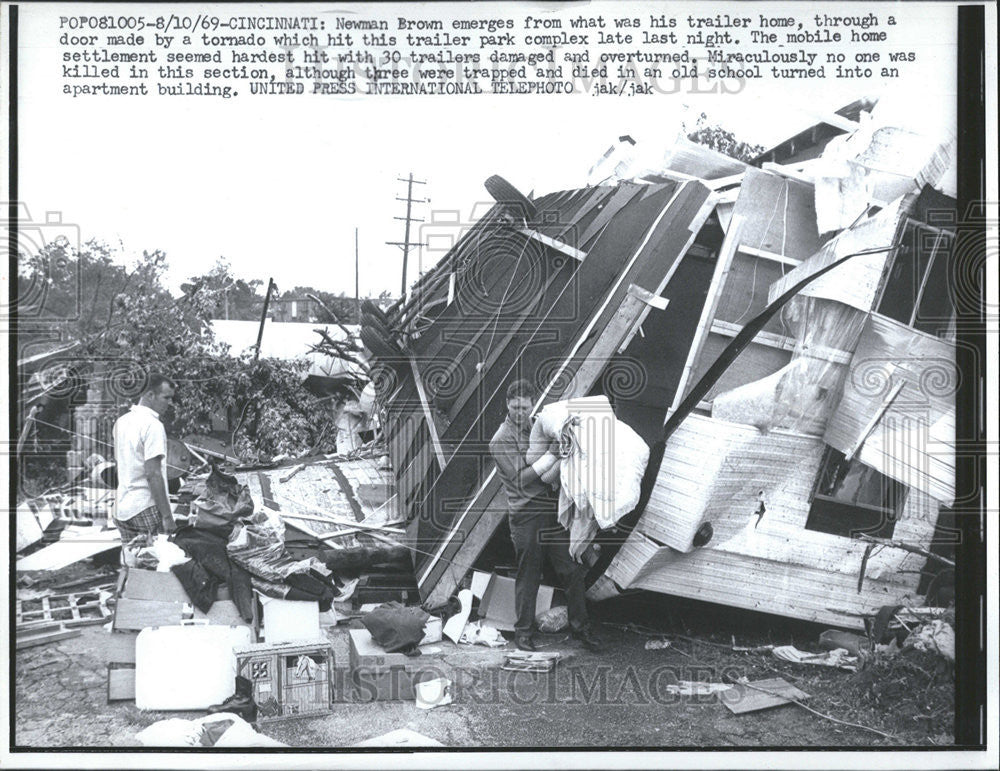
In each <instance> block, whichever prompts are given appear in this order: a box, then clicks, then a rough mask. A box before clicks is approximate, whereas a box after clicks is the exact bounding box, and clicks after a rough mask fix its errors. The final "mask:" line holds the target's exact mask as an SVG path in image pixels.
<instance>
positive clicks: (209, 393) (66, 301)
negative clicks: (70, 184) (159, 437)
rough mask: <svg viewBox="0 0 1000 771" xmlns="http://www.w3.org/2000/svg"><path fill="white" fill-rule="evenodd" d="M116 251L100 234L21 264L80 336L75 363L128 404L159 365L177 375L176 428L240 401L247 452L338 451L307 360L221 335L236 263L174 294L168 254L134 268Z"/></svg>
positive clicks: (68, 335) (189, 428) (70, 334)
mask: <svg viewBox="0 0 1000 771" xmlns="http://www.w3.org/2000/svg"><path fill="white" fill-rule="evenodd" d="M116 257H117V255H114V253H113V252H112V251H111V250H110V249H109V248H108V247H107V246H106V245H103V244H97V243H95V242H89V243H87V244H85V245H84V246H83V247H81V248H80V249H79V250H74V249H72V248H71V247H69V246H68V245H67V244H57V243H52V244H50V245H48V246H47V247H45V248H44V249H43V250H42V251H41V252H40V253H39V254H38V255H36V256H35V257H34V258H33V259H27V258H26V259H25V260H24V264H23V265H21V266H20V269H19V275H18V283H19V287H21V286H23V287H25V288H29V289H30V288H44V289H45V291H44V292H43V291H36V292H35V293H34V297H35V299H34V302H35V303H36V306H37V307H38V308H41V309H43V310H45V311H46V313H49V314H51V316H52V317H53V318H54V319H55V321H54V322H53V323H54V325H55V326H58V327H60V328H61V329H62V330H63V331H64V333H65V338H64V339H67V340H73V341H77V342H79V343H80V345H79V347H78V348H77V349H76V351H74V354H73V355H74V356H75V357H77V360H76V361H75V362H73V363H72V366H73V367H76V368H78V369H80V370H84V369H88V371H90V372H91V373H102V377H103V378H104V382H105V386H106V389H105V390H106V391H107V393H108V395H109V396H110V397H111V398H112V399H113V400H115V401H116V402H117V403H119V404H124V403H126V402H128V401H131V400H134V399H135V398H136V397H137V396H138V395H139V393H140V392H141V390H142V388H143V386H144V384H145V378H146V376H147V375H148V373H150V372H161V373H163V374H165V375H167V376H168V377H171V378H173V379H174V380H175V381H177V383H178V386H179V387H178V390H177V395H176V397H175V401H174V406H173V408H172V409H171V411H170V412H168V414H167V415H166V416H165V417H166V420H165V422H166V424H167V430H168V432H170V433H171V434H172V435H174V436H184V435H186V434H189V433H199V432H206V431H208V430H209V429H210V427H211V415H212V413H213V412H217V411H224V410H226V409H227V408H229V407H235V408H236V410H238V411H239V413H240V415H241V421H240V426H239V429H238V431H237V432H236V433H237V436H236V437H235V444H236V447H235V448H234V449H236V450H237V451H238V452H240V454H241V457H243V458H245V459H247V460H251V459H252V460H265V459H268V458H270V457H273V456H274V455H276V454H279V453H285V454H290V455H296V454H300V453H303V452H306V451H310V450H318V451H327V452H328V451H331V450H332V449H333V447H334V444H333V443H334V440H335V436H334V435H333V433H332V432H331V431H330V426H331V424H332V420H333V417H334V415H333V411H332V407H331V404H330V402H328V401H324V400H321V399H318V398H316V397H315V396H313V395H312V394H311V393H309V392H308V391H307V390H306V389H305V387H304V386H303V385H302V380H303V368H304V367H305V366H306V365H305V363H304V362H288V361H283V360H278V359H260V360H258V361H254V360H253V358H252V356H249V355H245V356H243V357H240V358H233V357H232V356H230V355H229V353H228V351H227V350H226V348H225V346H221V345H219V344H217V343H216V342H215V340H214V338H213V334H212V330H211V325H210V324H209V320H210V319H211V318H212V317H213V315H214V314H215V311H216V310H217V309H218V307H219V304H220V302H224V299H223V293H224V292H225V291H229V290H232V289H233V288H234V287H236V286H237V284H238V282H232V281H230V280H229V276H228V265H226V264H224V263H219V264H217V265H216V266H215V267H214V268H213V269H212V271H210V272H209V274H207V275H206V276H203V277H201V280H199V279H195V280H193V281H192V282H190V283H188V284H187V285H186V287H187V289H188V291H186V292H185V293H184V294H183V295H181V296H180V297H176V298H175V297H171V295H170V293H169V292H168V291H167V290H166V288H165V287H164V285H163V275H164V273H165V271H166V267H167V262H166V255H165V254H164V253H163V252H160V251H154V252H143V254H142V257H140V258H139V259H138V260H136V262H135V265H134V267H133V268H132V269H131V270H128V269H126V268H125V267H123V266H122V265H121V264H120V261H118V260H116V259H115V258H116ZM74 282H76V283H74ZM244 283H245V286H246V287H247V288H252V282H244ZM240 291H243V290H242V289H241V290H240ZM81 293H82V296H83V297H84V298H93V301H92V302H91V303H90V305H89V307H85V308H84V311H83V312H82V313H77V312H76V306H77V305H79V302H77V301H76V300H74V299H73V298H74V297H79V296H81ZM60 313H62V314H63V315H62V316H59V315H58V314H60ZM64 363H65V362H64Z"/></svg>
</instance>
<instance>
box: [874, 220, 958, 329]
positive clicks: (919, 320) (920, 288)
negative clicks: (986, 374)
mask: <svg viewBox="0 0 1000 771" xmlns="http://www.w3.org/2000/svg"><path fill="white" fill-rule="evenodd" d="M901 233H902V236H901V238H900V239H899V243H900V248H898V249H896V250H895V251H894V252H893V253H892V255H891V259H890V260H889V263H888V265H887V266H886V272H885V276H884V278H883V285H882V288H881V291H880V292H879V297H878V302H877V303H876V310H877V312H878V313H881V314H882V315H883V316H886V317H888V318H890V319H892V320H893V321H897V322H899V323H900V324H905V325H906V326H908V327H910V328H911V329H915V330H917V331H920V332H924V333H927V334H931V335H937V336H940V337H942V338H944V339H948V340H951V341H954V335H955V305H954V303H953V302H952V303H951V304H950V305H951V315H950V321H945V320H944V319H941V318H935V317H934V316H933V315H931V316H930V317H927V316H925V315H922V314H921V308H924V309H925V310H926V306H925V303H927V302H929V301H930V300H929V299H928V298H929V295H928V292H927V289H928V287H932V288H933V286H932V284H931V276H932V274H934V272H935V269H937V270H938V271H940V270H942V269H943V270H944V271H945V275H944V278H945V286H944V287H943V288H941V289H940V290H939V291H942V292H946V293H947V292H949V291H950V290H951V287H950V281H949V280H948V276H947V270H948V264H949V256H950V254H951V250H952V249H953V248H954V243H955V234H954V233H953V232H951V231H949V230H946V229H944V228H938V227H934V226H932V225H928V224H926V223H924V222H921V221H920V220H916V219H914V218H913V217H905V218H904V220H903V222H902V224H901ZM925 256H926V260H924V258H925ZM904 259H905V260H909V264H905V268H904V263H903V262H902V261H903V260H904ZM921 262H923V266H922V267H921ZM906 268H912V275H910V276H909V278H910V279H911V281H912V288H913V290H914V291H913V295H912V297H900V296H898V295H895V294H890V295H889V297H888V298H887V297H886V294H887V289H888V288H889V287H890V285H891V284H893V283H896V282H899V281H901V280H904V277H903V276H899V277H897V278H895V279H894V278H893V274H894V273H895V272H896V271H899V270H901V269H906ZM938 277H939V278H940V274H939V275H938ZM901 288H904V289H905V287H901ZM930 296H933V295H930ZM887 300H888V302H889V303H900V305H899V306H898V307H887V306H886V302H887Z"/></svg>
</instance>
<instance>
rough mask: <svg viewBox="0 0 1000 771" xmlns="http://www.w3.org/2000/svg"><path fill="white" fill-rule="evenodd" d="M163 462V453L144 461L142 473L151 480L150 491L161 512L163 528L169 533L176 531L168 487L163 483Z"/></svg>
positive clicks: (147, 479) (148, 480)
mask: <svg viewBox="0 0 1000 771" xmlns="http://www.w3.org/2000/svg"><path fill="white" fill-rule="evenodd" d="M162 463H163V456H162V455H157V456H156V457H155V458H150V459H149V460H147V461H143V464H142V473H143V476H145V477H146V481H147V482H149V491H150V492H151V493H152V494H153V501H154V502H155V503H156V509H157V511H159V512H160V517H161V518H162V519H163V529H164V530H165V531H166V532H168V533H172V532H173V531H174V515H173V512H171V510H170V499H169V498H168V497H167V487H166V485H164V484H163V471H162V469H161V464H162Z"/></svg>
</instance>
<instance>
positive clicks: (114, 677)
mask: <svg viewBox="0 0 1000 771" xmlns="http://www.w3.org/2000/svg"><path fill="white" fill-rule="evenodd" d="M112 701H135V664H108V702H109V703H110V702H112Z"/></svg>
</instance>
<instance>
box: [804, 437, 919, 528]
mask: <svg viewBox="0 0 1000 771" xmlns="http://www.w3.org/2000/svg"><path fill="white" fill-rule="evenodd" d="M854 474H860V475H861V480H860V482H859V483H858V484H857V485H856V487H855V488H854V492H853V494H850V495H849V497H845V495H844V493H846V492H848V491H847V490H846V489H845V487H844V482H845V481H847V480H848V479H849V478H850V477H851V476H852V475H854ZM825 483H828V489H829V488H831V487H832V488H833V489H832V490H830V492H825V491H824V490H823V488H824V484H825ZM873 483H875V484H877V487H878V489H879V491H880V493H879V498H880V500H881V501H882V503H881V504H873V503H871V502H870V501H864V500H861V497H862V495H863V493H864V491H865V490H870V489H871V486H872V484H873ZM837 488H839V489H837ZM838 493H839V494H838ZM908 493H909V488H907V487H906V486H905V485H903V484H901V483H900V482H897V481H895V480H894V479H892V478H890V477H887V476H885V475H884V474H882V473H880V472H879V471H877V470H876V469H874V468H872V467H871V466H867V465H865V464H864V463H862V462H861V461H860V460H858V459H857V458H851V459H850V460H848V459H847V458H846V457H845V456H844V454H843V453H842V452H840V451H839V450H836V449H834V448H833V447H827V448H826V451H825V452H824V454H823V459H822V461H821V462H820V465H819V471H818V472H817V474H816V481H815V483H814V484H813V489H812V492H811V494H810V496H809V514H808V516H807V517H806V523H805V529H806V530H812V531H814V532H820V533H828V534H830V535H838V536H843V537H845V538H856V537H857V535H858V534H861V533H865V534H867V535H873V536H877V537H880V538H891V537H892V534H893V531H894V530H895V527H896V523H897V522H898V521H899V518H900V515H901V513H902V511H903V507H904V506H905V504H906V498H907V495H908ZM817 502H818V503H817ZM838 509H842V510H844V511H843V512H842V513H843V514H846V513H847V512H850V511H851V510H853V513H855V516H856V517H857V519H860V518H861V517H862V516H863V515H864V514H868V515H871V514H873V513H877V514H880V515H881V517H880V521H879V522H878V523H876V524H868V525H864V524H860V523H858V522H855V521H853V520H852V521H848V518H847V517H844V516H842V513H841V512H838ZM831 520H840V521H837V522H836V524H837V525H840V524H843V525H844V527H839V526H833V525H831V524H830V521H831ZM854 525H859V526H856V527H855V526H854Z"/></svg>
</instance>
